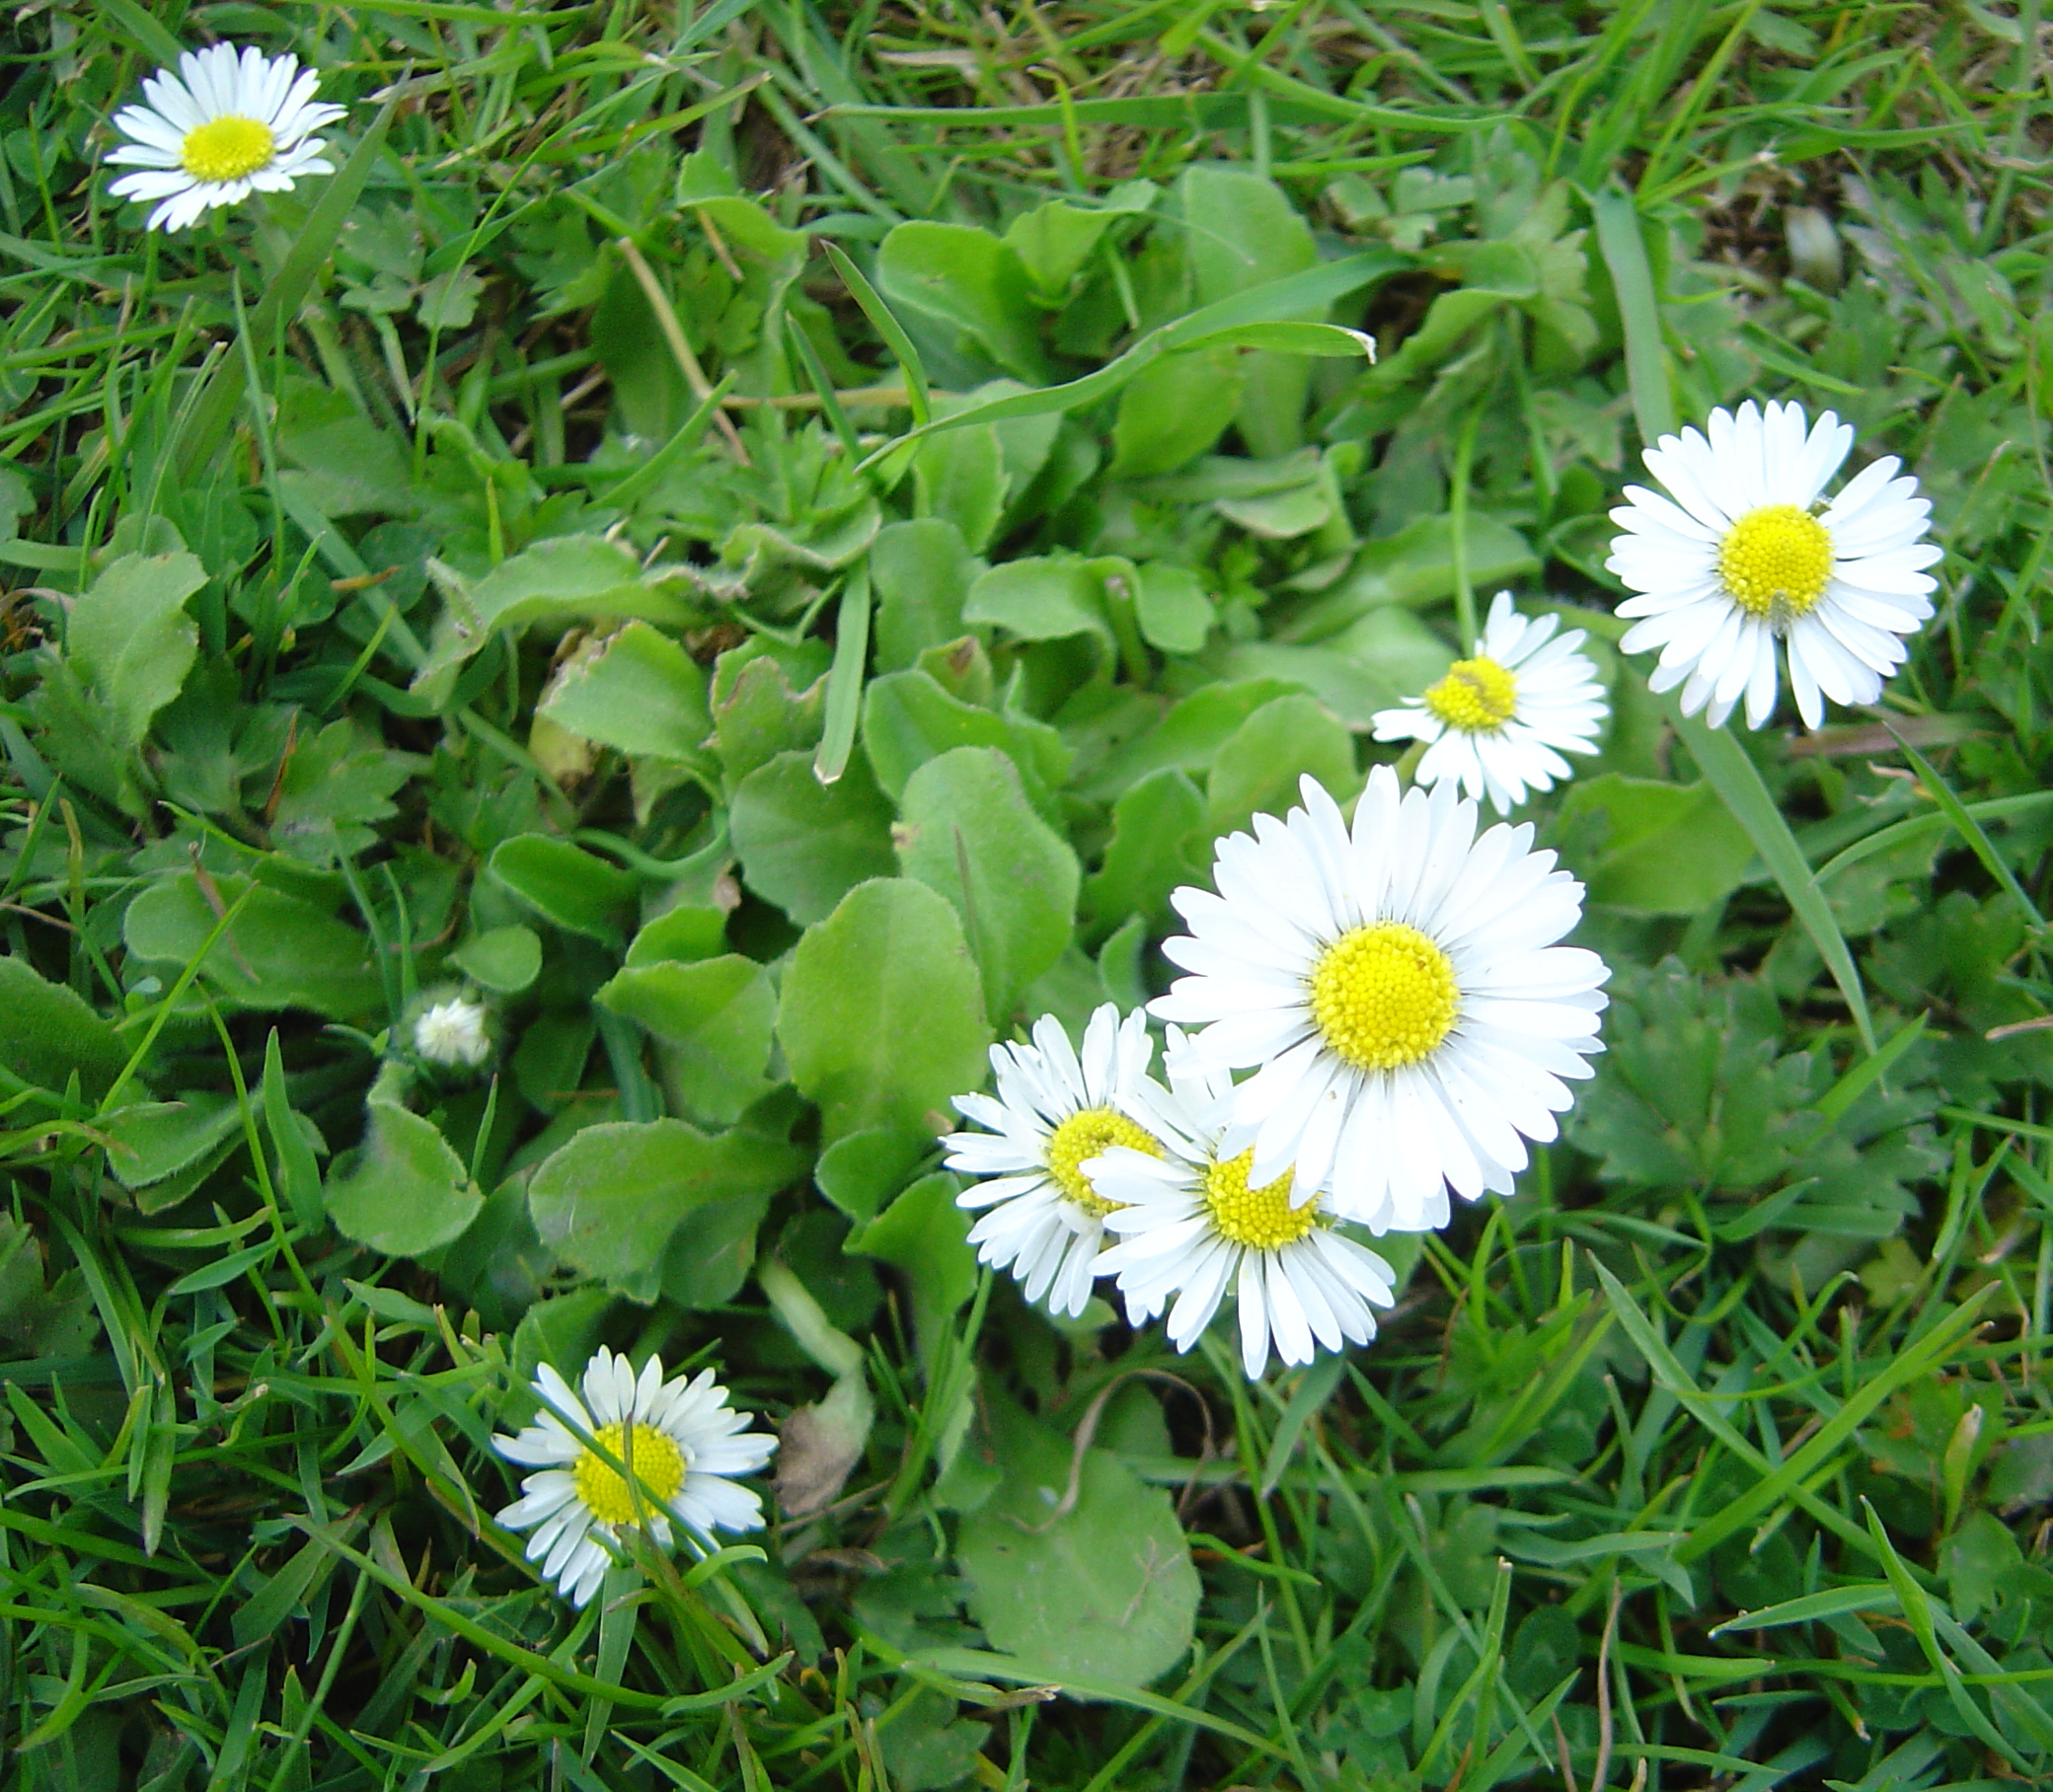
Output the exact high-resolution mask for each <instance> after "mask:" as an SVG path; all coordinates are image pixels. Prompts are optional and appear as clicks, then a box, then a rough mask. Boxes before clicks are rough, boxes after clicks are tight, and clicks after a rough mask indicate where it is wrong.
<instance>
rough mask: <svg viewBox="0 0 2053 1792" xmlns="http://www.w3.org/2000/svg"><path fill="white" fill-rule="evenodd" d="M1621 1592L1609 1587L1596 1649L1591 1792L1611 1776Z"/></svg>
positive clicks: (1599, 1791)
mask: <svg viewBox="0 0 2053 1792" xmlns="http://www.w3.org/2000/svg"><path fill="white" fill-rule="evenodd" d="M1624 1591H1625V1590H1624V1588H1622V1587H1621V1586H1620V1585H1619V1583H1618V1582H1617V1581H1613V1582H1612V1583H1611V1610H1610V1613H1609V1614H1608V1615H1607V1616H1606V1617H1605V1619H1604V1640H1603V1641H1602V1642H1600V1643H1599V1644H1598V1645H1597V1770H1596V1771H1595V1772H1594V1773H1592V1774H1591V1775H1590V1792H1604V1782H1605V1780H1606V1778H1607V1777H1608V1776H1609V1774H1610V1772H1611V1645H1612V1642H1613V1640H1614V1639H1615V1638H1616V1637H1617V1635H1618V1603H1619V1599H1620V1597H1621V1596H1622V1595H1623V1593H1624Z"/></svg>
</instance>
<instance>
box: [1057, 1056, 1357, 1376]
mask: <svg viewBox="0 0 2053 1792" xmlns="http://www.w3.org/2000/svg"><path fill="white" fill-rule="evenodd" d="M1166 1056H1167V1060H1168V1070H1169V1080H1170V1086H1169V1088H1167V1089H1165V1088H1162V1087H1161V1086H1160V1085H1159V1084H1155V1083H1151V1084H1150V1085H1149V1086H1148V1088H1147V1090H1146V1091H1145V1092H1144V1095H1143V1097H1142V1100H1143V1105H1142V1107H1141V1109H1140V1111H1141V1112H1142V1113H1143V1114H1144V1115H1145V1117H1146V1119H1147V1123H1148V1125H1149V1127H1150V1129H1151V1130H1152V1131H1153V1132H1154V1133H1155V1135H1156V1137H1157V1138H1159V1139H1160V1140H1161V1141H1162V1142H1163V1144H1164V1145H1165V1146H1166V1147H1167V1148H1168V1151H1167V1155H1165V1156H1160V1157H1156V1156H1151V1155H1149V1154H1146V1153H1143V1152H1137V1151H1130V1150H1128V1149H1126V1148H1125V1147H1123V1146H1114V1147H1112V1148H1111V1149H1110V1150H1109V1151H1107V1152H1106V1153H1105V1155H1104V1156H1103V1157H1098V1158H1094V1159H1093V1160H1092V1161H1091V1162H1090V1163H1088V1164H1086V1165H1085V1169H1086V1172H1087V1173H1088V1174H1089V1175H1090V1177H1091V1180H1092V1185H1093V1186H1094V1187H1095V1188H1096V1189H1097V1190H1098V1192H1099V1196H1100V1198H1101V1199H1103V1200H1106V1201H1110V1202H1113V1203H1115V1204H1116V1205H1114V1206H1113V1208H1112V1210H1111V1211H1110V1212H1109V1213H1108V1214H1106V1215H1105V1220H1104V1224H1105V1228H1106V1230H1107V1231H1109V1232H1116V1233H1118V1234H1119V1241H1118V1242H1117V1243H1116V1244H1114V1245H1113V1246H1112V1247H1111V1249H1109V1250H1108V1251H1106V1252H1105V1253H1104V1255H1103V1257H1101V1258H1100V1259H1099V1260H1098V1267H1099V1272H1100V1273H1101V1274H1102V1275H1117V1276H1118V1278H1119V1292H1120V1293H1121V1294H1123V1295H1125V1296H1126V1298H1127V1303H1128V1307H1129V1311H1130V1312H1131V1313H1132V1316H1133V1318H1134V1320H1135V1322H1136V1323H1138V1322H1139V1321H1140V1320H1141V1319H1142V1318H1152V1317H1153V1316H1154V1315H1155V1314H1156V1313H1158V1312H1161V1311H1162V1310H1163V1308H1164V1307H1168V1308H1169V1340H1170V1342H1171V1343H1172V1344H1174V1345H1175V1346H1176V1347H1177V1348H1178V1349H1179V1350H1188V1349H1189V1348H1190V1347H1191V1345H1193V1344H1194V1343H1196V1342H1197V1338H1198V1334H1199V1333H1200V1332H1202V1331H1203V1330H1204V1328H1205V1327H1206V1326H1207V1325H1209V1324H1210V1323H1211V1320H1212V1315H1213V1314H1214V1313H1215V1312H1217V1311H1218V1310H1219V1303H1220V1302H1221V1301H1222V1300H1223V1299H1224V1298H1225V1297H1226V1294H1227V1292H1228V1290H1232V1291H1233V1294H1234V1298H1235V1301H1236V1303H1237V1305H1238V1307H1239V1308H1240V1320H1241V1365H1242V1367H1243V1368H1244V1369H1246V1370H1247V1372H1248V1379H1249V1380H1250V1381H1254V1380H1255V1378H1256V1377H1257V1376H1259V1375H1260V1374H1261V1372H1262V1370H1263V1369H1264V1368H1265V1367H1266V1366H1267V1364H1268V1360H1269V1342H1270V1340H1271V1338H1273V1339H1274V1341H1275V1348H1276V1355H1277V1356H1279V1357H1281V1358H1282V1359H1283V1361H1284V1362H1286V1363H1309V1362H1311V1360H1312V1358H1313V1356H1314V1354H1315V1352H1314V1349H1313V1344H1314V1340H1315V1339H1316V1340H1317V1342H1318V1343H1320V1344H1324V1345H1325V1346H1326V1348H1327V1349H1328V1350H1338V1349H1339V1348H1340V1347H1341V1346H1342V1345H1343V1344H1345V1343H1350V1342H1351V1343H1355V1344H1366V1343H1367V1342H1368V1341H1369V1340H1370V1339H1371V1338H1373V1337H1374V1336H1375V1335H1376V1315H1375V1313H1374V1311H1373V1310H1372V1308H1373V1307H1388V1306H1389V1305H1390V1303H1391V1289H1392V1286H1393V1284H1394V1282H1395V1281H1396V1277H1395V1275H1394V1274H1393V1272H1392V1270H1391V1267H1390V1265H1389V1264H1388V1263H1386V1262H1384V1260H1383V1259H1382V1258H1381V1257H1379V1256H1377V1255H1376V1253H1375V1252H1374V1251H1371V1250H1364V1249H1363V1248H1362V1247H1361V1246H1360V1245H1359V1244H1356V1243H1355V1242H1353V1240H1352V1239H1349V1238H1346V1237H1343V1236H1342V1235H1341V1234H1340V1233H1339V1232H1336V1231H1334V1230H1333V1224H1332V1216H1331V1214H1330V1213H1329V1212H1328V1211H1327V1209H1326V1203H1325V1201H1324V1199H1323V1198H1322V1197H1320V1196H1318V1195H1316V1194H1315V1195H1314V1196H1313V1197H1312V1198H1311V1199H1310V1200H1309V1201H1305V1200H1301V1201H1298V1202H1296V1203H1293V1201H1292V1199H1291V1193H1292V1191H1291V1176H1290V1171H1289V1170H1287V1169H1286V1170H1285V1171H1284V1172H1283V1174H1282V1175H1281V1176H1280V1177H1279V1178H1277V1179H1276V1180H1275V1181H1273V1182H1270V1183H1268V1184H1266V1185H1265V1186H1261V1187H1254V1188H1251V1187H1250V1186H1249V1175H1248V1171H1249V1168H1250V1166H1251V1164H1252V1163H1253V1161H1254V1157H1255V1154H1254V1153H1253V1152H1252V1151H1242V1152H1240V1153H1238V1154H1234V1153H1232V1152H1231V1150H1230V1148H1229V1147H1227V1145H1226V1140H1227V1136H1228V1133H1229V1129H1230V1126H1231V1122H1232V1118H1233V1106H1234V1088H1233V1079H1232V1078H1230V1077H1228V1076H1227V1075H1226V1074H1225V1073H1224V1072H1223V1071H1220V1070H1217V1069H1214V1068H1210V1067H1207V1066H1206V1065H1204V1064H1203V1063H1201V1062H1200V1061H1199V1060H1197V1059H1196V1058H1195V1057H1193V1056H1192V1055H1191V1054H1190V1053H1188V1052H1187V1051H1186V1050H1185V1049H1184V1040H1183V1036H1182V1033H1181V1031H1180V1030H1179V1028H1177V1027H1174V1026H1173V1027H1171V1028H1170V1029H1169V1051H1168V1053H1167V1054H1166ZM1172 1295H1174V1296H1175V1297H1176V1305H1175V1306H1173V1307H1171V1306H1170V1297H1171V1296H1172Z"/></svg>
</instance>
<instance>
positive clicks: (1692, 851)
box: [1561, 772, 1754, 915]
mask: <svg viewBox="0 0 2053 1792" xmlns="http://www.w3.org/2000/svg"><path fill="white" fill-rule="evenodd" d="M1599 814H1601V815H1603V816H1605V817H1606V818H1607V820H1608V823H1609V830H1610V831H1609V832H1608V833H1607V834H1606V835H1605V836H1604V844H1603V848H1602V850H1601V852H1600V853H1599V854H1598V856H1597V857H1596V858H1595V859H1591V860H1589V861H1588V862H1587V863H1584V864H1580V865H1578V866H1577V869H1578V870H1579V871H1580V872H1581V874H1582V877H1583V880H1584V882H1585V883H1586V884H1587V886H1588V891H1589V900H1590V901H1591V902H1595V903H1602V904H1604V905H1605V906H1606V907H1607V908H1616V909H1626V910H1629V911H1631V912H1632V913H1634V914H1637V915H1695V914H1696V913H1698V911H1699V910H1701V909H1706V908H1709V907H1710V906H1711V904H1712V903H1716V902H1722V901H1723V900H1724V899H1725V898H1726V897H1727V896H1729V895H1730V894H1731V893H1732V892H1733V891H1734V890H1736V889H1737V888H1738V887H1739V882H1740V879H1741V878H1742V877H1743V876H1744V875H1745V873H1746V868H1747V866H1748V865H1749V864H1751V863H1752V862H1753V859H1754V843H1753V841H1752V840H1751V839H1750V838H1749V837H1748V835H1747V833H1746V830H1745V829H1744V828H1742V827H1741V826H1740V825H1739V824H1738V822H1736V821H1734V820H1733V819H1732V815H1731V812H1730V811H1729V810H1728V809H1727V808H1726V807H1725V805H1724V803H1723V802H1722V801H1721V800H1720V799H1719V797H1718V793H1717V791H1716V790H1715V789H1713V788H1712V787H1711V784H1663V783H1661V782H1660V781H1659V780H1656V779H1651V778H1626V777H1624V776H1622V775H1621V774H1619V773H1617V772H1607V773H1605V774H1603V775H1602V776H1601V777H1598V778H1583V779H1578V780H1577V781H1576V782H1575V783H1574V784H1571V785H1569V787H1568V793H1567V795H1566V796H1565V797H1564V798H1563V799H1562V802H1561V818H1562V820H1563V821H1564V822H1569V821H1573V820H1575V819H1576V818H1578V817H1580V816H1584V815H1599Z"/></svg>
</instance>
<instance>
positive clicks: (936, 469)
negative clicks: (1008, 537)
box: [878, 423, 1006, 645]
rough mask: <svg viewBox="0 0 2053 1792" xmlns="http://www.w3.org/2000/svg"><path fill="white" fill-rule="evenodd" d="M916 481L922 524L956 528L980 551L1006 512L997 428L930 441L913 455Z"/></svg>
mask: <svg viewBox="0 0 2053 1792" xmlns="http://www.w3.org/2000/svg"><path fill="white" fill-rule="evenodd" d="M912 479H913V492H914V501H915V502H916V504H917V505H918V508H919V514H920V517H921V519H922V520H926V519H933V520H937V521H942V522H949V523H952V524H954V526H955V527H956V528H957V529H959V530H960V531H961V533H962V544H963V546H964V547H965V548H967V549H969V550H970V551H972V552H975V551H977V550H980V549H982V548H983V546H984V545H985V544H986V543H987V542H989V541H990V539H991V532H992V531H993V530H994V529H996V528H997V527H998V518H999V516H1000V515H1001V514H1002V513H1003V511H1004V509H1005V488H1006V478H1005V452H1004V450H1003V448H1002V447H1001V446H1000V445H999V440H998V425H997V424H995V423H979V424H978V425H977V426H976V427H975V428H974V429H954V430H950V432H949V433H948V434H947V435H930V436H928V437H927V438H926V440H924V441H923V442H921V443H919V445H918V446H917V447H915V448H914V450H913V456H912ZM912 526H913V525H911V524H897V525H894V527H899V528H909V527H912ZM878 533H879V534H881V533H882V531H879V532H878ZM940 638H942V639H946V638H947V636H946V635H944V636H942V637H940ZM922 644H923V645H925V644H928V643H924V642H923V643H922Z"/></svg>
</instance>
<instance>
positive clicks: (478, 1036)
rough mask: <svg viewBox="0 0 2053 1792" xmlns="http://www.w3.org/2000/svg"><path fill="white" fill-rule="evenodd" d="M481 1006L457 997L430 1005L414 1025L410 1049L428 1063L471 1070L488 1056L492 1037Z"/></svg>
mask: <svg viewBox="0 0 2053 1792" xmlns="http://www.w3.org/2000/svg"><path fill="white" fill-rule="evenodd" d="M487 1019H488V1016H487V1014H486V1012H485V1008H484V1005H483V1004H482V1003H477V1002H466V1001H465V1000H464V999H463V998H462V997H460V996H454V997H451V998H449V1000H447V1001H445V1002H436V1003H431V1004H430V1005H429V1006H428V1007H427V1008H423V1009H422V1010H421V1012H420V1017H419V1019H418V1020H416V1021H415V1022H414V1049H415V1050H416V1051H417V1052H418V1053H419V1054H420V1055H421V1057H423V1058H425V1059H426V1060H427V1061H428V1063H430V1064H447V1065H452V1066H455V1065H462V1066H465V1067H467V1068H469V1069H471V1070H476V1069H477V1067H478V1066H479V1065H481V1064H483V1063H484V1062H485V1060H486V1059H488V1058H490V1057H491V1056H492V1035H491V1033H490V1032H488V1031H487V1029H486V1021H487Z"/></svg>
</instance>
